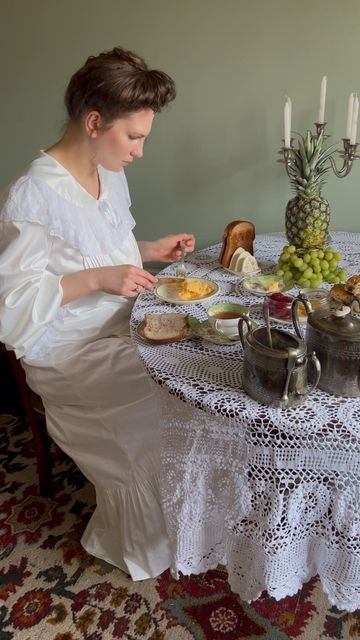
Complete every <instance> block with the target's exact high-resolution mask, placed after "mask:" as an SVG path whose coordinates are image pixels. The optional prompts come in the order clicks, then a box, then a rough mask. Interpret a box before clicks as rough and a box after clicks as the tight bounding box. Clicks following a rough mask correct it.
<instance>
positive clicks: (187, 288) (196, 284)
mask: <svg viewBox="0 0 360 640" xmlns="http://www.w3.org/2000/svg"><path fill="white" fill-rule="evenodd" d="M196 288H198V289H199V290H201V289H203V290H204V293H202V294H201V293H200V294H199V295H197V296H196V297H192V298H189V299H184V297H183V296H184V295H189V296H190V295H192V292H191V289H193V291H196ZM218 290H219V287H218V285H217V284H216V282H213V281H212V280H207V279H205V278H185V279H184V278H160V279H159V282H158V283H157V284H156V286H155V288H154V293H155V295H156V297H157V298H159V300H163V301H164V302H170V303H171V304H196V303H197V302H202V301H203V300H209V299H210V298H213V296H215V295H216V294H217V292H218Z"/></svg>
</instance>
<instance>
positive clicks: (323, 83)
mask: <svg viewBox="0 0 360 640" xmlns="http://www.w3.org/2000/svg"><path fill="white" fill-rule="evenodd" d="M326 85H327V76H323V79H322V80H321V87H320V106H319V117H318V123H319V124H323V123H324V122H325V100H326Z"/></svg>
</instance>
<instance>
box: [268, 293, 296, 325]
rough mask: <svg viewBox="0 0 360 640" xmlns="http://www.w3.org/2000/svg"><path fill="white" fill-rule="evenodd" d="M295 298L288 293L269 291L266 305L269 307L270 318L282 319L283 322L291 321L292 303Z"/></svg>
mask: <svg viewBox="0 0 360 640" xmlns="http://www.w3.org/2000/svg"><path fill="white" fill-rule="evenodd" d="M293 300H294V298H293V296H291V295H288V294H286V293H281V292H275V293H269V294H268V295H267V296H266V298H265V300H264V305H266V306H267V307H268V309H269V316H270V318H274V319H275V320H281V321H283V322H290V321H291V305H292V301H293Z"/></svg>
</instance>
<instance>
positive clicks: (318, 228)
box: [285, 131, 332, 249]
mask: <svg viewBox="0 0 360 640" xmlns="http://www.w3.org/2000/svg"><path fill="white" fill-rule="evenodd" d="M323 142H324V136H323V133H321V134H320V135H319V136H315V135H313V134H312V133H311V131H307V133H306V136H305V137H303V136H300V138H299V146H298V149H293V158H294V161H293V162H292V163H291V165H290V167H289V175H290V183H291V187H292V189H293V190H294V191H295V192H296V196H295V198H292V200H289V202H288V203H287V206H286V214H285V227H286V237H287V239H288V241H289V243H290V244H292V245H294V246H295V247H297V248H302V249H310V248H321V247H323V246H324V244H325V241H326V239H327V236H328V228H329V222H330V206H329V203H328V201H327V200H326V199H325V198H323V197H322V196H321V189H322V186H323V184H324V182H325V177H326V174H327V172H328V170H329V168H330V165H329V162H328V160H329V158H330V156H331V154H332V151H330V150H329V149H330V148H329V147H328V148H327V149H325V150H323V148H322V147H323Z"/></svg>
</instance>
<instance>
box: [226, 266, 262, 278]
mask: <svg viewBox="0 0 360 640" xmlns="http://www.w3.org/2000/svg"><path fill="white" fill-rule="evenodd" d="M220 266H221V267H222V268H223V269H225V271H227V272H228V273H231V274H232V275H233V276H237V277H238V278H250V277H252V276H257V275H258V274H259V273H261V269H260V267H259V268H258V269H256V270H255V271H246V272H245V271H233V270H232V269H228V268H227V267H223V265H220Z"/></svg>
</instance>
